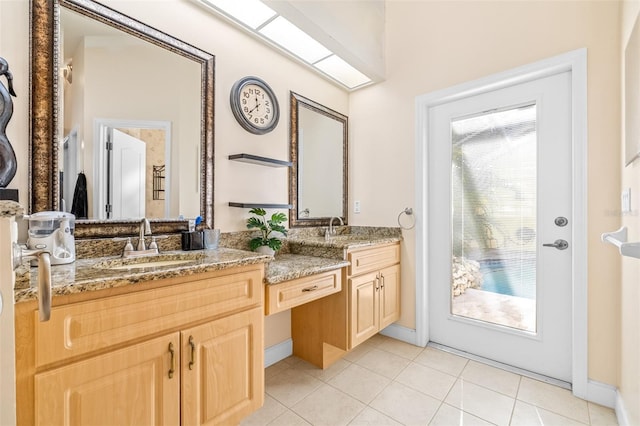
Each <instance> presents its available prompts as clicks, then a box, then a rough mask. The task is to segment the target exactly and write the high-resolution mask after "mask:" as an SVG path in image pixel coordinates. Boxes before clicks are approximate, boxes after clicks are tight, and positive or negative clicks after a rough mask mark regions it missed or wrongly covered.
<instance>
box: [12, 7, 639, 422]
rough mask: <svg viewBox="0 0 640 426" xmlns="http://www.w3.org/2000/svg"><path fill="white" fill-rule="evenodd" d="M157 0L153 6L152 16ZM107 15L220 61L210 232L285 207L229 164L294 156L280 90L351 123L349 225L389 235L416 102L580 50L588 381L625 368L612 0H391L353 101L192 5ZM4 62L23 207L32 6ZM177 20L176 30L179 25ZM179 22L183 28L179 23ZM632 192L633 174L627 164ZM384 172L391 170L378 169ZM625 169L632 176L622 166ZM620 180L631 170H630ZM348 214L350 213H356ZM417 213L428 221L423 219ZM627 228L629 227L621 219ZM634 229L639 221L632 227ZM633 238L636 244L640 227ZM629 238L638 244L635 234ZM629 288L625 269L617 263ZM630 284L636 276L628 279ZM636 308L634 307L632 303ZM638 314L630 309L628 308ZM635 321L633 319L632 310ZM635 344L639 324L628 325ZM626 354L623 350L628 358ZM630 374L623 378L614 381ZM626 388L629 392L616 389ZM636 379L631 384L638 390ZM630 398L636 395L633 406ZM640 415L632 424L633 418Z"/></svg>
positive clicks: (411, 200)
mask: <svg viewBox="0 0 640 426" xmlns="http://www.w3.org/2000/svg"><path fill="white" fill-rule="evenodd" d="M151 4H153V7H151ZM109 5H110V6H112V7H115V8H116V9H119V10H122V11H124V12H125V13H127V14H129V15H131V16H134V17H140V18H141V19H142V20H144V21H146V22H148V23H149V24H150V25H152V26H154V27H156V28H159V29H161V30H165V31H167V32H170V33H171V34H173V35H175V36H176V37H178V38H181V39H183V40H185V41H187V42H189V43H192V44H194V45H196V46H198V47H200V48H202V49H204V50H207V51H209V52H212V53H214V54H215V55H216V98H215V105H216V119H215V124H216V130H215V138H216V160H215V167H216V171H215V178H216V182H215V224H216V226H217V227H219V228H221V229H222V230H224V231H234V230H241V229H244V222H245V219H246V217H247V212H246V211H244V210H240V209H234V208H229V207H228V202H229V201H255V202H261V201H263V202H285V201H286V200H287V199H288V191H287V173H286V170H284V169H271V168H260V167H258V166H254V165H247V164H241V163H235V162H230V161H228V160H227V156H228V155H229V154H235V153H240V152H248V153H252V154H256V155H263V156H269V157H275V158H280V159H286V158H287V157H288V135H287V132H288V125H287V121H288V120H287V115H288V101H287V99H288V93H289V90H293V91H295V92H297V93H300V94H302V95H304V96H306V97H309V98H311V99H313V100H315V101H317V102H320V103H322V104H325V105H327V106H329V107H330V108H332V109H335V110H337V111H339V112H342V113H345V114H347V115H349V124H350V153H349V154H350V159H351V162H350V179H349V182H350V183H349V184H350V188H349V190H350V205H352V204H353V201H354V200H360V201H361V205H362V213H361V214H359V215H352V214H351V213H350V215H351V218H350V221H351V223H352V224H354V225H381V226H396V225H397V223H396V217H397V215H398V213H399V212H400V211H401V210H402V209H404V208H405V207H408V206H409V207H412V206H414V204H415V194H414V179H415V176H414V175H415V174H414V144H415V142H414V139H415V138H414V128H415V121H414V100H415V97H416V96H418V95H420V94H424V93H428V92H430V91H433V90H437V89H441V88H445V87H449V86H452V85H455V84H458V83H462V82H465V81H468V80H473V79H476V78H480V77H483V76H486V75H489V74H492V73H496V72H500V71H504V70H506V69H510V68H513V67H515V66H519V65H523V64H527V63H530V62H534V61H537V60H540V59H544V58H547V57H550V56H553V55H556V54H560V53H564V52H567V51H570V50H573V49H577V48H581V47H586V48H587V49H588V55H589V56H588V93H589V105H588V108H589V112H588V114H589V115H588V118H589V127H588V130H589V151H588V155H589V173H588V179H589V210H588V215H589V224H588V232H589V235H588V237H589V247H588V249H589V263H590V267H589V376H590V378H591V379H594V380H598V381H601V382H605V383H611V384H617V379H618V365H617V360H618V359H619V352H618V348H619V347H620V343H619V336H620V334H619V324H618V314H617V313H618V311H619V308H620V303H619V300H620V288H619V282H620V270H619V269H620V268H619V267H618V265H619V256H618V255H617V254H616V253H615V250H612V249H611V248H610V247H607V246H604V245H603V244H602V243H600V241H599V235H600V234H601V233H602V232H605V231H610V230H613V229H616V228H617V226H618V225H619V223H620V218H619V215H616V214H615V213H612V212H616V211H617V210H618V208H619V188H620V172H619V170H620V158H621V157H620V156H621V154H620V144H619V141H620V108H619V105H620V97H619V88H620V48H619V45H620V34H619V24H620V21H619V17H620V10H619V4H618V3H617V2H615V1H535V0H532V1H513V2H504V1H495V2H482V1H473V2H471V1H469V2H464V1H453V2H452V1H441V2H440V1H428V2H427V1H413V2H412V1H397V0H388V1H387V5H386V8H387V29H386V31H387V35H386V54H387V80H386V81H385V82H383V83H381V84H378V85H375V86H372V87H370V88H365V89H362V90H360V91H357V92H354V93H353V94H352V95H350V96H349V95H348V94H346V93H345V92H343V91H342V90H340V89H338V88H336V87H335V86H333V85H331V84H329V83H327V82H326V81H325V80H323V79H321V78H319V77H317V76H316V75H315V74H313V73H311V72H309V71H306V70H305V69H304V68H302V67H300V66H299V65H298V64H297V63H295V62H292V61H289V60H287V59H284V58H283V57H282V56H281V55H279V54H278V53H276V52H274V51H273V50H271V49H268V48H265V47H263V46H262V45H261V44H259V43H258V42H257V41H255V40H254V39H253V38H251V37H249V36H246V35H245V34H244V33H241V32H239V31H237V30H235V29H233V28H231V27H229V26H227V25H226V24H224V23H221V22H220V21H217V20H215V19H213V18H211V17H210V16H208V15H207V14H205V13H202V11H201V9H199V8H198V7H197V6H196V5H195V4H194V3H193V2H190V1H186V0H183V1H180V0H172V1H163V2H157V1H152V0H138V1H130V2H123V1H113V2H109ZM0 16H1V18H2V21H1V22H0V52H1V54H2V56H3V57H5V58H6V59H7V60H8V61H9V63H10V65H11V70H12V71H13V73H14V77H15V78H14V83H15V88H16V91H17V92H18V95H19V96H20V97H19V98H18V99H17V100H16V102H15V113H14V117H13V119H12V121H11V123H10V124H9V129H8V135H9V139H10V140H11V142H12V144H13V146H14V148H15V149H16V151H17V155H18V164H19V169H18V174H17V176H16V178H15V180H14V181H13V182H12V184H11V185H10V187H12V188H19V189H20V193H21V200H22V201H23V202H26V200H27V184H28V183H27V176H28V175H27V172H28V168H27V167H28V151H27V149H28V129H29V127H28V126H29V123H28V116H29V114H28V112H29V105H28V93H29V92H28V91H29V88H28V70H29V57H28V28H29V13H28V2H27V1H24V0H3V1H0ZM176 16H180V19H179V20H176V19H175V17H176ZM178 22H180V23H188V25H182V24H179V23H178ZM246 75H258V76H259V77H262V78H264V79H265V80H266V81H267V82H269V83H270V84H271V86H272V88H273V89H274V91H275V93H276V95H277V96H278V99H279V101H280V107H281V114H282V115H281V118H280V120H281V121H280V124H279V125H278V127H277V128H276V130H275V131H273V132H272V133H270V134H268V135H264V136H256V135H251V134H249V133H247V132H245V131H244V130H242V129H241V128H240V126H238V125H237V123H236V122H235V120H234V119H233V116H232V114H231V110H230V108H229V102H228V96H229V89H230V88H231V86H232V84H233V83H234V82H235V81H236V80H237V79H239V78H241V77H243V76H246ZM633 169H634V170H635V172H634V173H635V175H634V176H626V175H625V180H627V179H628V181H629V182H630V181H631V179H635V180H634V182H636V186H635V188H637V185H638V184H637V182H638V173H637V172H638V170H637V169H638V166H637V165H635V166H633ZM380 170H384V171H386V173H379V171H380ZM629 170H631V169H629ZM625 173H626V172H625ZM636 193H637V189H636ZM350 210H351V209H350ZM417 214H418V215H421V214H422V212H417ZM629 219H631V218H629ZM633 220H635V221H636V222H635V224H636V225H637V217H635V218H633ZM633 232H635V236H638V232H639V230H638V227H637V226H636V229H635V231H633ZM633 232H632V233H631V234H630V235H632V236H633V235H634V233H633ZM404 237H405V242H404V244H403V249H402V255H403V269H402V274H403V294H402V304H403V315H402V318H401V321H400V323H401V324H402V325H404V326H407V327H410V328H413V327H414V326H415V309H414V304H415V303H414V293H415V285H414V284H415V266H416V265H415V252H414V247H415V238H414V231H406V232H404ZM624 270H625V279H624V283H625V287H624V288H625V289H629V290H630V288H629V287H630V286H631V283H632V282H633V277H634V275H632V273H634V272H633V271H630V270H629V268H628V267H627V265H625V269H624ZM635 273H636V275H635V277H637V270H636V271H635ZM634 294H635V300H636V301H637V299H638V293H634ZM625 306H626V307H627V309H631V308H632V307H633V308H634V309H633V310H632V312H637V303H636V304H635V305H632V304H631V303H629V304H628V305H625ZM629 315H631V312H629ZM632 320H633V321H635V322H633V323H631V328H629V331H628V335H631V332H632V330H633V328H634V327H635V330H636V333H637V325H638V317H637V316H636V317H634V318H632ZM288 324H289V318H288V316H287V315H279V316H276V317H275V318H270V319H269V320H268V321H267V338H266V342H265V343H266V345H267V346H270V345H271V344H274V343H278V342H280V341H282V340H284V339H285V338H287V337H288V332H287V327H288ZM622 340H623V348H624V347H625V346H624V345H625V344H629V345H631V346H632V348H633V350H634V351H635V352H630V357H629V358H628V359H626V358H625V357H624V356H623V357H622V359H623V362H622V366H623V369H624V368H625V366H627V367H626V368H628V370H627V371H630V372H633V373H634V374H636V376H637V366H636V367H630V364H631V363H632V362H633V360H634V359H635V362H636V364H637V357H638V342H637V340H636V341H631V340H630V339H626V338H625V334H624V332H623V339H622ZM625 355H626V354H625ZM622 373H625V371H621V374H622ZM622 382H623V383H626V382H625V381H624V380H622ZM634 383H635V385H634ZM625 386H628V389H629V391H628V392H629V393H628V395H629V398H636V399H630V400H629V401H630V402H629V403H628V404H629V405H631V404H632V403H635V405H636V406H637V405H638V404H637V401H638V400H637V392H638V387H637V381H635V382H634V381H631V382H630V383H628V384H625ZM634 395H635V396H634ZM636 418H637V417H636Z"/></svg>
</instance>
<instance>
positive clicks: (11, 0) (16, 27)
mask: <svg viewBox="0 0 640 426" xmlns="http://www.w3.org/2000/svg"><path fill="white" fill-rule="evenodd" d="M108 3H109V6H110V7H112V8H114V9H116V10H119V11H122V12H123V13H125V14H127V15H129V16H131V17H134V18H137V19H140V20H141V21H144V22H145V23H147V24H149V25H151V26H153V27H155V28H157V29H159V30H162V31H165V32H168V33H170V34H171V35H173V36H175V37H177V38H179V39H181V40H183V41H185V42H187V43H190V44H193V45H194V46H197V47H199V48H200V49H202V50H205V51H207V52H211V53H213V54H214V55H215V56H216V63H215V90H216V92H215V200H214V202H215V205H214V209H215V213H214V223H215V226H216V227H217V228H220V229H222V230H223V231H225V232H228V231H239V230H244V229H246V228H245V222H246V219H247V217H248V216H249V214H248V210H244V209H238V208H232V207H229V206H228V203H229V201H241V202H269V203H287V202H288V200H289V196H288V194H289V192H288V175H287V169H286V168H271V167H260V166H255V165H252V164H244V163H239V162H234V161H229V160H228V159H227V157H228V156H229V155H230V154H238V153H243V152H246V153H250V154H255V155H260V156H265V157H272V158H277V159H282V160H286V159H288V158H289V124H288V123H289V91H290V90H291V91H294V92H296V93H299V94H301V95H303V96H305V97H307V98H309V99H312V100H314V101H316V102H318V103H320V104H323V105H326V106H327V107H329V108H331V109H334V110H336V111H338V112H341V113H343V114H347V112H348V105H349V98H348V93H347V92H345V91H344V90H342V89H340V88H338V87H336V86H335V85H333V84H331V83H329V82H327V81H326V80H325V79H323V78H321V77H319V76H318V75H317V74H316V73H314V72H312V71H309V70H308V69H307V68H305V67H303V66H301V65H300V64H298V63H297V62H295V61H292V60H289V59H287V58H285V57H283V56H282V55H281V54H279V53H277V52H276V51H274V50H273V49H271V48H268V47H266V46H264V45H263V44H262V43H260V42H258V41H257V40H256V39H254V38H252V37H250V36H248V35H246V34H245V33H244V32H240V31H238V30H237V29H235V28H234V27H231V26H230V25H228V24H226V23H225V22H223V21H220V20H218V19H216V18H214V17H213V15H210V14H209V13H207V12H204V9H201V8H200V7H198V6H197V5H196V4H195V2H192V1H190V0H167V1H161V2H158V1H154V0H136V1H109V2H108ZM0 16H1V17H2V21H1V22H0V55H1V56H2V57H4V58H5V59H7V61H8V62H9V65H10V67H11V71H12V72H13V76H14V87H15V90H16V92H17V94H18V98H17V99H15V100H14V115H13V118H12V120H11V122H10V123H9V127H8V129H7V135H8V138H9V140H10V141H11V144H12V145H13V147H14V149H15V151H16V155H17V158H18V172H17V175H16V177H15V179H14V180H13V181H12V182H11V184H10V185H9V187H10V188H18V189H19V191H20V201H21V203H22V204H24V205H25V206H26V205H27V203H28V193H27V188H28V167H29V166H28V164H29V160H28V143H29V142H28V141H29V2H28V1H26V0H1V1H0ZM176 17H180V19H176ZM248 75H255V76H258V77H260V78H262V79H264V80H265V81H267V82H268V83H269V84H270V86H271V88H272V89H273V90H274V92H275V93H276V96H277V98H278V101H279V103H280V114H281V115H280V121H279V124H278V126H277V128H276V129H275V130H274V131H273V132H271V133H269V134H267V135H262V136H260V135H253V134H250V133H248V132H246V131H245V130H243V129H242V128H241V127H240V126H239V125H238V124H237V122H236V121H235V119H234V118H233V115H232V113H231V109H230V107H229V91H230V89H231V86H232V85H233V83H234V82H235V81H237V80H238V79H240V78H242V77H245V76H248ZM183 154H185V155H184V158H189V157H188V156H190V155H193V156H195V153H193V152H183ZM286 213H287V214H288V211H287V212H286ZM289 330H290V320H289V314H288V312H287V313H284V314H280V315H276V316H273V317H269V318H267V321H266V336H265V345H266V346H271V345H273V344H275V343H279V342H281V341H283V340H286V339H288V338H289V336H290V331H289Z"/></svg>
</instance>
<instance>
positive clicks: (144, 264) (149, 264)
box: [103, 260, 193, 271]
mask: <svg viewBox="0 0 640 426" xmlns="http://www.w3.org/2000/svg"><path fill="white" fill-rule="evenodd" d="M192 262H193V260H156V261H153V260H152V261H148V262H142V263H132V264H128V265H119V266H107V267H106V268H105V269H111V270H116V271H119V270H126V269H140V268H159V267H161V266H177V265H184V264H187V263H192ZM103 268H104V267H103Z"/></svg>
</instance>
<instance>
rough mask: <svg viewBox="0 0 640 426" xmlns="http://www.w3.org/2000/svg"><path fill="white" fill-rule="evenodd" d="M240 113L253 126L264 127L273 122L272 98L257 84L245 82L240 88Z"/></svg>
mask: <svg viewBox="0 0 640 426" xmlns="http://www.w3.org/2000/svg"><path fill="white" fill-rule="evenodd" d="M240 105H241V106H242V115H243V116H244V117H245V118H246V119H247V121H249V122H250V123H252V124H253V125H254V126H255V127H257V128H260V129H266V128H267V127H269V125H270V124H271V123H272V122H273V119H274V115H273V100H272V99H271V97H270V96H269V94H268V93H267V92H266V91H265V90H264V89H263V88H262V87H260V86H258V85H257V84H247V85H245V86H243V87H242V89H241V90H240Z"/></svg>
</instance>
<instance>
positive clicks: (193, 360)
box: [189, 336, 196, 370]
mask: <svg viewBox="0 0 640 426" xmlns="http://www.w3.org/2000/svg"><path fill="white" fill-rule="evenodd" d="M189 346H191V361H189V370H193V365H194V364H195V363H196V344H195V342H194V341H193V336H189Z"/></svg>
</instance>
